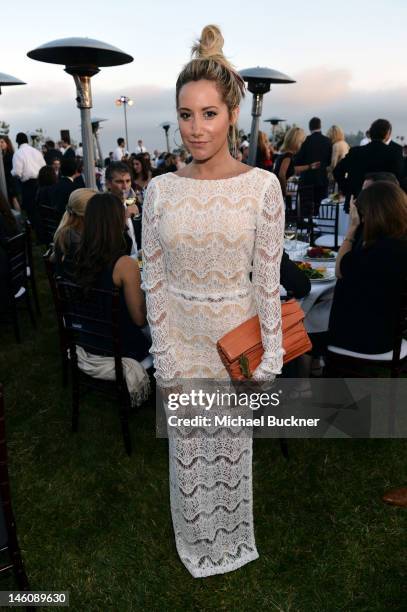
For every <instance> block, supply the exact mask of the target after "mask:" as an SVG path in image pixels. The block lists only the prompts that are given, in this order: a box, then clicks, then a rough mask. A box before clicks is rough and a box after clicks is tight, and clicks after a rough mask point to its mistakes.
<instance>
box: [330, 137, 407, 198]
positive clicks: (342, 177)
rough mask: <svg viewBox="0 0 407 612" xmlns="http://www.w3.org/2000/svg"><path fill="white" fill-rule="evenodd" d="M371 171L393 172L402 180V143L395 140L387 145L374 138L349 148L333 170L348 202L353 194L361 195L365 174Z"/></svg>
mask: <svg viewBox="0 0 407 612" xmlns="http://www.w3.org/2000/svg"><path fill="white" fill-rule="evenodd" d="M370 172H392V173H393V174H394V175H395V176H396V178H397V179H398V180H399V181H401V179H402V177H403V174H404V163H403V155H402V148H401V147H400V145H398V144H397V143H395V142H391V143H390V144H388V145H386V144H385V143H384V142H382V141H380V140H372V142H369V144H367V145H364V146H361V147H360V146H359V147H352V148H351V149H350V150H349V153H348V154H347V155H346V157H344V158H343V159H341V161H340V162H339V163H338V165H337V166H336V168H335V169H334V172H333V174H334V177H335V180H336V181H337V183H338V185H339V189H340V190H341V191H342V193H344V194H345V196H346V202H347V203H348V202H349V200H350V196H351V195H353V196H355V197H357V196H358V195H359V193H360V191H361V189H362V185H363V181H364V180H365V175H366V174H368V173H370Z"/></svg>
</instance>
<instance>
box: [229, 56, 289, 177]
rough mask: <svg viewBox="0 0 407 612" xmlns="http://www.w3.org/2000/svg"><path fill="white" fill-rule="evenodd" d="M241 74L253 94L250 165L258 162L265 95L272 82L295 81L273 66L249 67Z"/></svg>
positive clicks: (241, 71)
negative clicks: (260, 126) (258, 146)
mask: <svg viewBox="0 0 407 612" xmlns="http://www.w3.org/2000/svg"><path fill="white" fill-rule="evenodd" d="M239 74H240V76H241V77H242V79H243V80H244V81H247V89H248V90H249V91H250V93H252V94H253V104H252V127H251V130H250V149H249V159H248V164H249V166H254V164H255V163H256V153H257V140H258V136H259V121H260V117H261V113H262V110H263V95H264V94H266V93H268V92H269V91H270V86H271V84H272V83H273V84H276V85H278V84H282V83H295V81H294V80H293V79H292V78H291V77H289V76H287V75H286V74H283V73H282V72H278V70H273V69H272V68H261V67H260V66H257V67H256V68H247V69H245V70H240V72H239Z"/></svg>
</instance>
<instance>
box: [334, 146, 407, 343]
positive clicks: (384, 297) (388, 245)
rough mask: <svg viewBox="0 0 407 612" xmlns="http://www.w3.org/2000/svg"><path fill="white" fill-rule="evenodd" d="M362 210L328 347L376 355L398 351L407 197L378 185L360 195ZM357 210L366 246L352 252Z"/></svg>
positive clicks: (346, 253)
mask: <svg viewBox="0 0 407 612" xmlns="http://www.w3.org/2000/svg"><path fill="white" fill-rule="evenodd" d="M366 146H369V145H366ZM357 205H358V208H356V206H355V205H354V203H353V202H351V210H350V220H349V229H348V232H347V234H346V237H345V239H344V242H343V244H342V246H341V248H340V249H339V252H338V256H337V260H336V275H337V277H338V282H337V284H336V287H335V294H334V299H333V304H332V309H331V315H330V320H329V344H330V345H333V346H335V347H339V348H341V349H345V350H347V351H352V352H354V353H359V354H368V355H377V354H382V353H387V352H388V351H391V350H392V348H393V336H394V329H395V324H396V321H397V319H398V309H399V303H400V295H401V291H402V288H403V285H404V283H405V280H406V276H407V196H406V194H405V193H404V192H403V191H402V190H401V189H400V187H398V186H397V185H394V184H392V183H390V182H387V181H378V182H376V183H374V184H372V185H370V186H369V187H367V188H366V189H364V190H363V191H362V192H361V193H360V195H359V197H358V201H357ZM358 210H359V211H360V214H361V215H362V216H363V246H362V248H360V249H352V245H353V241H354V239H355V233H356V231H357V228H358V226H359V224H360V217H359V213H358Z"/></svg>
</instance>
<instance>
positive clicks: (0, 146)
mask: <svg viewBox="0 0 407 612" xmlns="http://www.w3.org/2000/svg"><path fill="white" fill-rule="evenodd" d="M6 150H7V142H6V141H5V140H4V138H0V151H6Z"/></svg>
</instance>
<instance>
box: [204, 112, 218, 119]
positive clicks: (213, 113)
mask: <svg viewBox="0 0 407 612" xmlns="http://www.w3.org/2000/svg"><path fill="white" fill-rule="evenodd" d="M205 117H208V118H209V119H212V117H216V113H215V111H206V113H205Z"/></svg>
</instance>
